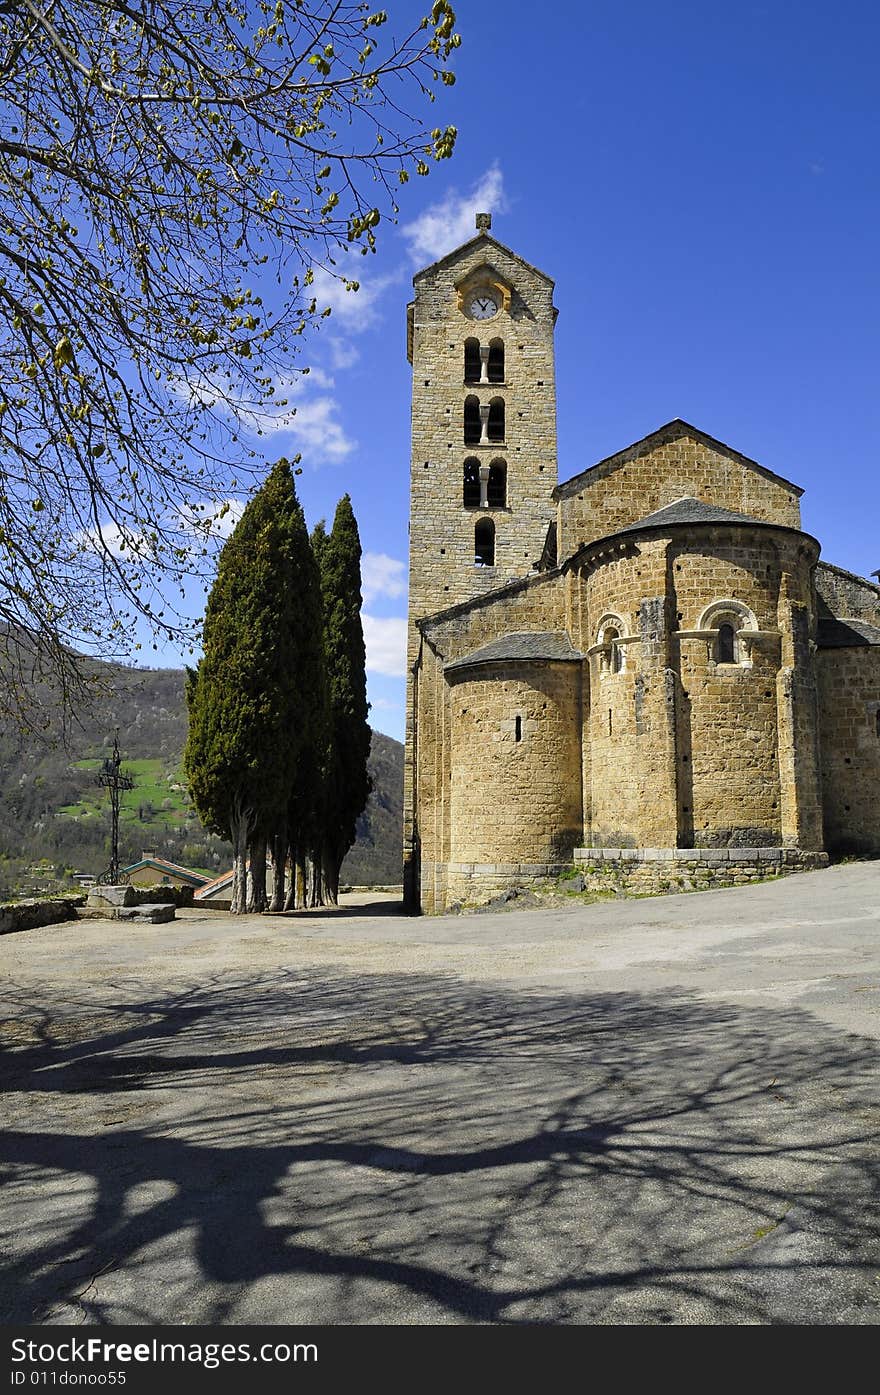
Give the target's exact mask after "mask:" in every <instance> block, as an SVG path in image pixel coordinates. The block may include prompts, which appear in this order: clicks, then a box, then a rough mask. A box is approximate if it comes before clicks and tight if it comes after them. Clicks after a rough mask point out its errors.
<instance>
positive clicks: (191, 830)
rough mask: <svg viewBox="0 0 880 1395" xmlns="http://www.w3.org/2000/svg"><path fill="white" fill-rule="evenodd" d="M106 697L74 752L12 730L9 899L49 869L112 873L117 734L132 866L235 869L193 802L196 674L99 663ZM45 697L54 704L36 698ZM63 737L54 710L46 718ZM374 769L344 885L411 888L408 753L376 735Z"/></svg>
mask: <svg viewBox="0 0 880 1395" xmlns="http://www.w3.org/2000/svg"><path fill="white" fill-rule="evenodd" d="M93 667H94V670H95V672H96V673H97V674H98V675H99V676H100V679H101V683H102V689H103V691H102V692H101V693H100V695H99V696H98V697H97V698H96V700H95V703H94V706H93V707H92V709H91V710H88V711H82V712H80V714H79V722H78V725H77V726H76V727H75V728H74V729H73V730H72V731H71V733H70V734H69V737H68V740H67V743H66V746H65V745H62V744H60V743H59V744H58V745H55V746H49V745H42V744H39V743H37V742H35V741H33V740H32V739H25V738H22V737H21V736H20V735H19V734H18V733H17V732H15V731H13V730H12V728H11V727H9V726H3V725H0V897H2V896H3V895H5V894H10V893H12V892H13V891H15V890H18V891H28V892H29V891H32V890H35V889H36V888H37V885H39V884H40V883H39V876H38V875H36V874H35V873H34V871H33V870H32V869H33V868H34V866H35V864H38V863H40V862H41V860H43V861H45V863H46V864H47V865H46V868H45V879H46V880H47V881H48V880H49V879H50V869H52V871H53V872H54V875H55V876H56V877H60V876H61V875H62V873H63V870H64V869H65V868H76V869H77V870H79V871H84V872H92V873H100V872H102V871H103V870H104V869H105V868H106V866H107V865H108V863H109V827H110V820H109V813H108V799H107V792H106V790H103V789H101V788H100V787H99V786H98V785H97V784H96V779H95V777H96V772H97V768H98V766H99V765H100V762H101V761H102V760H103V759H104V758H105V757H106V756H108V755H109V754H110V752H111V750H112V747H113V737H114V733H115V731H116V730H117V729H118V731H119V748H120V751H121V752H122V756H123V765H124V768H127V769H129V770H130V771H131V773H132V774H133V775H134V778H135V787H134V789H133V790H131V791H130V792H128V793H126V794H124V795H123V797H122V806H121V812H120V839H119V842H120V857H121V859H122V861H123V865H124V864H125V863H126V862H131V861H135V860H136V859H137V858H139V857H140V856H141V853H142V852H143V851H144V850H145V849H147V848H150V849H155V851H157V852H158V853H160V855H161V856H163V857H167V858H170V859H171V861H174V862H182V863H184V864H185V865H187V866H191V867H196V868H200V869H202V870H203V871H205V872H209V873H212V874H213V873H214V872H216V871H217V870H219V869H222V868H224V867H226V866H228V864H229V862H230V848H229V845H228V844H227V843H225V842H224V841H223V840H222V839H220V838H216V837H214V836H213V835H212V834H209V833H207V832H206V831H205V829H204V828H203V827H202V825H201V823H200V822H199V819H198V817H197V815H196V813H195V810H194V809H193V808H192V805H191V804H190V801H189V797H188V794H187V790H186V787H185V784H184V780H183V773H182V769H181V759H182V753H183V746H184V742H185V740H186V721H187V718H186V703H185V700H184V695H183V684H184V674H183V671H182V670H180V669H134V668H126V667H123V666H121V665H116V664H95V665H94V666H93ZM34 701H35V703H36V702H39V701H43V702H45V701H46V698H45V696H44V695H43V694H42V693H41V695H40V696H38V695H37V692H36V690H35V692H34ZM46 715H47V716H48V717H49V719H50V725H51V728H52V729H53V730H55V729H60V720H59V721H57V722H55V721H54V720H53V718H54V713H53V712H52V711H51V710H50V711H49V712H48V713H47V714H46ZM370 772H371V774H372V777H373V783H374V790H373V793H372V795H371V796H370V802H369V804H368V806H367V808H366V810H365V811H364V813H363V815H362V816H361V818H360V820H359V821H358V839H357V843H356V844H355V846H354V848H352V850H351V852H350V853H349V855H348V857H347V858H346V861H345V863H344V864H343V869H342V881H343V882H356V883H363V882H376V883H396V882H399V881H400V880H401V876H402V865H401V819H402V803H403V747H402V746H401V744H400V743H399V742H398V741H394V740H393V739H392V738H391V737H389V736H385V735H383V734H382V733H381V732H373V741H372V747H371V751H370Z"/></svg>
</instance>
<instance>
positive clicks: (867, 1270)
mask: <svg viewBox="0 0 880 1395" xmlns="http://www.w3.org/2000/svg"><path fill="white" fill-rule="evenodd" d="M123 989H124V992H123V991H122V990H123ZM13 997H14V998H15V999H16V1001H15V1009H16V1011H15V1016H14V1018H12V1019H11V1020H10V1021H9V1022H7V1024H6V1028H7V1032H6V1039H7V1041H8V1042H9V1045H8V1047H7V1050H6V1051H5V1052H4V1058H5V1059H4V1080H5V1085H6V1100H7V1104H8V1106H9V1109H10V1113H11V1120H10V1122H11V1123H13V1124H14V1127H12V1128H10V1129H9V1130H8V1131H7V1132H6V1136H5V1138H4V1142H3V1150H4V1163H3V1171H4V1186H3V1214H4V1226H3V1229H4V1231H5V1234H6V1252H7V1255H11V1258H9V1259H8V1261H7V1263H6V1264H5V1266H4V1274H3V1279H2V1294H3V1309H4V1316H5V1318H6V1320H7V1321H14V1322H32V1321H37V1322H39V1321H47V1320H54V1321H82V1320H86V1321H92V1322H113V1323H119V1322H127V1321H134V1322H166V1321H183V1322H248V1321H266V1322H288V1321H313V1322H321V1321H338V1322H365V1321H368V1322H377V1321H426V1322H436V1321H458V1322H461V1321H465V1322H467V1321H482V1322H522V1321H536V1320H543V1321H556V1322H563V1321H577V1322H597V1321H598V1322H632V1321H640V1322H663V1321H727V1322H746V1321H777V1322H778V1321H783V1322H801V1321H803V1322H806V1321H812V1322H817V1321H818V1322H821V1321H847V1322H852V1321H857V1322H862V1321H874V1320H876V1306H875V1305H874V1302H873V1300H872V1298H871V1294H872V1288H873V1291H874V1292H876V1284H875V1283H874V1272H875V1269H876V1266H877V1263H878V1258H880V1255H878V1251H877V1243H876V1236H877V1234H878V1231H880V1227H878V1225H877V1220H878V1209H880V1208H878V1185H877V1183H878V1176H877V1161H876V1157H877V1154H876V1133H877V1128H878V1121H880V1114H878V1110H877V1089H876V1082H877V1067H878V1052H877V1048H876V1045H875V1043H873V1042H869V1041H865V1040H863V1039H861V1038H857V1037H853V1036H851V1035H846V1034H844V1033H841V1032H838V1031H835V1030H834V1029H832V1028H830V1027H828V1026H826V1025H824V1024H822V1023H819V1022H818V1021H817V1020H816V1019H815V1018H813V1017H811V1016H810V1014H808V1013H805V1012H801V1011H795V1010H789V1009H780V1010H769V1009H766V1008H743V1007H740V1006H736V1005H733V1004H730V1003H718V1002H716V1003H712V1004H707V1003H705V1002H701V1001H700V1000H699V999H697V998H696V997H694V996H693V995H690V994H687V993H684V992H681V991H672V992H670V993H668V994H665V995H661V994H638V993H589V992H581V993H570V994H561V993H559V994H553V993H546V992H545V993H537V992H534V991H516V990H512V989H510V988H499V987H496V986H494V985H492V986H488V987H486V986H482V985H478V984H472V983H467V982H463V981H460V980H458V979H454V978H451V977H445V976H442V975H427V974H426V975H412V974H398V975H383V976H378V975H377V976H356V975H352V974H346V973H339V972H333V973H332V974H320V975H319V974H317V973H314V972H306V971H299V970H296V969H290V970H287V971H284V972H276V973H273V974H271V975H268V974H267V975H264V976H261V975H258V974H253V975H240V976H237V977H236V976H235V975H234V974H232V973H230V974H224V975H218V976H217V977H216V978H214V979H213V980H210V981H207V982H202V983H199V984H190V985H186V986H182V987H180V988H179V989H178V991H177V992H175V993H169V994H167V995H163V996H159V997H157V996H154V987H153V986H147V985H138V983H137V982H136V980H134V979H127V980H126V981H125V983H124V985H120V989H119V991H118V992H117V994H116V998H115V1000H114V997H113V991H112V990H111V989H110V988H109V987H108V988H107V989H106V990H103V991H100V992H98V991H97V990H96V993H95V995H94V996H92V997H89V998H88V1000H84V1001H82V1002H79V1003H77V1002H68V1003H65V1004H64V1005H63V1006H61V1005H58V1004H57V1003H53V1002H52V999H51V995H50V994H49V993H48V992H47V993H46V995H45V997H42V998H41V997H35V996H34V995H33V994H32V993H28V992H25V991H24V990H20V991H19V992H18V993H17V995H15V994H13Z"/></svg>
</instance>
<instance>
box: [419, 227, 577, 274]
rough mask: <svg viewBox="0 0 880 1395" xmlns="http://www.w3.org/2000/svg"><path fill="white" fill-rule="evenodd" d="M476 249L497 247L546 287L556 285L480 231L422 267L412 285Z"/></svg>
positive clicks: (539, 269) (537, 268) (488, 233)
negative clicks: (538, 277)
mask: <svg viewBox="0 0 880 1395" xmlns="http://www.w3.org/2000/svg"><path fill="white" fill-rule="evenodd" d="M476 247H481V249H485V250H486V251H487V252H488V250H489V248H491V247H497V248H499V250H500V251H502V252H504V253H505V255H506V256H508V257H512V258H513V260H514V261H515V262H519V264H520V266H524V267H525V268H526V270H527V271H532V272H534V274H535V275H536V276H540V277H541V278H542V280H544V281H546V282H547V284H548V286H555V284H556V282H555V281H554V280H553V278H552V276H548V275H547V273H546V271H542V270H541V268H540V267H539V266H533V265H532V263H531V262H527V261H526V259H525V257H521V256H520V254H519V252H514V250H513V248H512V247H507V246H505V244H504V243H503V242H499V241H498V239H497V237H493V236H492V234H491V233H490V232H486V230H485V229H481V230H480V232H478V233H477V234H476V235H475V236H474V237H471V238H468V240H467V242H463V243H462V244H461V246H460V247H453V249H452V251H451V252H447V253H446V254H445V256H442V257H438V258H437V260H436V261H434V262H429V263H428V265H427V266H423V267H422V269H421V271H417V272H416V274H415V276H414V277H413V285H415V284H416V282H417V281H419V280H421V278H422V277H423V276H427V274H428V272H429V271H436V270H437V268H438V267H441V266H448V265H449V263H450V262H453V261H456V260H457V259H458V258H459V257H460V256H461V255H462V254H463V253H468V252H471V251H473V249H474V248H476Z"/></svg>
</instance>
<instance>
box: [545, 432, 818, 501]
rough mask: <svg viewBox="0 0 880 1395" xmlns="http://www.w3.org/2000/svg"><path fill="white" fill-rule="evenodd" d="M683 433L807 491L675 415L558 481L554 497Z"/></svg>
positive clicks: (778, 481) (796, 489) (563, 496)
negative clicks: (638, 438) (569, 476)
mask: <svg viewBox="0 0 880 1395" xmlns="http://www.w3.org/2000/svg"><path fill="white" fill-rule="evenodd" d="M680 436H692V437H694V439H695V440H697V441H700V442H702V444H703V445H705V446H708V447H709V448H710V450H715V451H718V452H719V453H720V454H721V455H727V456H729V457H730V459H731V460H735V461H737V462H738V463H739V464H740V465H745V466H746V468H747V469H749V470H755V471H757V473H758V474H759V475H763V476H764V478H765V479H768V480H772V481H773V483H774V484H781V485H783V486H784V487H785V488H786V489H790V490H792V491H793V492H794V493H795V494H796V495H797V496H798V498H800V496H801V495H802V494H803V492H804V491H803V490H802V489H801V487H800V485H797V484H793V483H792V481H791V480H787V479H785V478H784V477H783V476H782V475H776V474H774V473H773V471H772V470H768V469H767V467H766V466H765V465H759V464H758V462H757V460H751V459H750V458H749V457H748V456H747V455H742V454H740V452H739V451H738V450H734V449H733V446H728V445H725V444H724V442H723V441H717V440H716V439H715V437H714V436H710V435H709V434H708V433H707V432H705V431H701V430H700V428H699V427H698V426H692V425H691V423H690V422H688V421H684V420H683V419H682V418H681V417H674V418H673V420H672V421H668V422H666V424H665V426H658V428H657V430H656V431H651V432H650V433H649V434H648V435H647V436H643V437H642V438H641V440H640V441H634V442H633V444H632V445H631V446H624V448H623V450H619V451H616V452H615V454H614V455H608V456H606V457H605V459H604V460H600V461H598V462H597V464H595V465H591V466H590V467H589V469H587V470H581V472H580V474H577V475H573V476H572V477H571V479H570V480H565V481H564V482H563V483H562V484H558V485H557V486H556V488H555V489H554V490H553V498H554V499H568V498H570V497H571V496H572V495H573V494H579V493H580V491H581V490H582V489H583V488H584V487H585V486H586V485H588V484H591V483H592V480H593V479H601V478H602V477H603V476H604V475H609V474H611V472H612V471H613V470H616V469H617V468H618V467H619V466H621V465H626V464H628V462H629V461H630V460H636V459H638V457H639V456H640V455H644V454H646V452H647V451H649V450H652V449H653V448H654V446H658V445H662V444H663V442H664V441H670V440H672V441H674V440H677V439H678V438H679V437H680Z"/></svg>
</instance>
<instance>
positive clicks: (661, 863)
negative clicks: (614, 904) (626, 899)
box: [574, 848, 828, 895]
mask: <svg viewBox="0 0 880 1395" xmlns="http://www.w3.org/2000/svg"><path fill="white" fill-rule="evenodd" d="M574 856H575V866H576V868H577V870H578V871H579V872H580V873H581V874H582V875H583V877H584V882H585V889H586V890H588V891H601V890H604V889H606V888H607V889H608V890H621V891H630V892H634V893H636V894H640V893H641V894H643V895H662V894H663V893H665V892H676V891H702V890H707V889H708V888H709V887H713V886H742V885H744V884H745V883H746V882H757V881H765V880H766V879H767V877H784V876H788V875H789V874H790V873H791V872H810V871H814V870H815V869H816V868H817V867H827V865H828V855H827V853H821V852H802V851H801V849H800V848H575V852H574Z"/></svg>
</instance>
